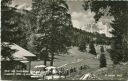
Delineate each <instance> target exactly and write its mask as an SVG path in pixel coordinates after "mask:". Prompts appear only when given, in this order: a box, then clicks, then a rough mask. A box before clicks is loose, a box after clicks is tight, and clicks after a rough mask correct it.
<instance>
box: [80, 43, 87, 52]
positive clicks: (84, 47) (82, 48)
mask: <svg viewBox="0 0 128 81" xmlns="http://www.w3.org/2000/svg"><path fill="white" fill-rule="evenodd" d="M79 50H80V51H81V52H85V51H86V42H85V41H84V42H81V43H80V45H79Z"/></svg>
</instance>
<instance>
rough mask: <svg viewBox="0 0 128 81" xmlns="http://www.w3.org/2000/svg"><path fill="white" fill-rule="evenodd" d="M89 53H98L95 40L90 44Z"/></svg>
mask: <svg viewBox="0 0 128 81" xmlns="http://www.w3.org/2000/svg"><path fill="white" fill-rule="evenodd" d="M89 49H90V50H89V53H91V54H93V55H97V54H96V50H95V46H94V43H93V42H90V44H89Z"/></svg>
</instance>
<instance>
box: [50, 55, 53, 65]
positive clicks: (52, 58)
mask: <svg viewBox="0 0 128 81" xmlns="http://www.w3.org/2000/svg"><path fill="white" fill-rule="evenodd" d="M53 61H54V53H52V56H51V63H50V66H53Z"/></svg>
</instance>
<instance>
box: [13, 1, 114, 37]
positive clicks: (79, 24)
mask: <svg viewBox="0 0 128 81" xmlns="http://www.w3.org/2000/svg"><path fill="white" fill-rule="evenodd" d="M31 3H32V0H14V1H13V3H12V5H13V6H14V5H18V7H17V8H18V9H24V8H25V9H27V10H31V6H32V5H31ZM67 4H68V6H69V12H70V14H71V18H72V23H73V27H76V28H79V29H82V30H85V31H89V32H95V31H97V32H99V33H104V34H105V35H106V36H108V37H111V36H112V35H111V34H110V33H109V31H111V30H112V28H111V26H110V23H112V20H114V18H113V17H112V16H103V17H101V18H100V20H99V21H98V22H97V23H95V19H94V16H95V13H94V12H91V10H87V11H85V10H84V9H83V7H82V4H83V1H82V0H68V1H67ZM88 25H90V26H91V27H90V26H88Z"/></svg>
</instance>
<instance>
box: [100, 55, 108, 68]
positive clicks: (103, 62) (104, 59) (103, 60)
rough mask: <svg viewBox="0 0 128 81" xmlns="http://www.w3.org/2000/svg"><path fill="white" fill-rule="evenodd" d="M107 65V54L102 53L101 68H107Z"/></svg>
mask: <svg viewBox="0 0 128 81" xmlns="http://www.w3.org/2000/svg"><path fill="white" fill-rule="evenodd" d="M106 65H107V63H106V57H105V54H104V53H102V54H101V55H100V68H103V67H106Z"/></svg>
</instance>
